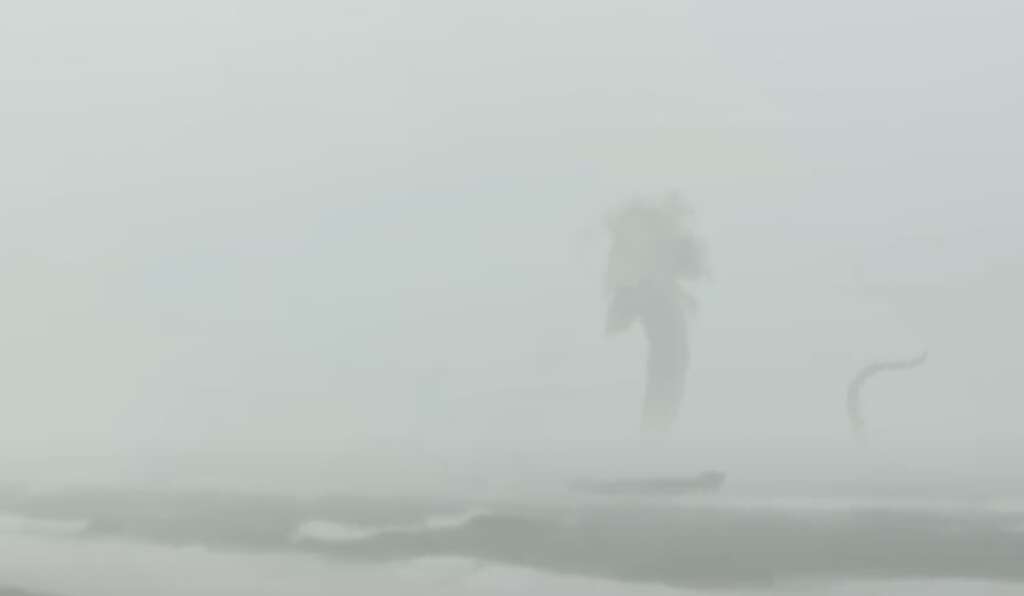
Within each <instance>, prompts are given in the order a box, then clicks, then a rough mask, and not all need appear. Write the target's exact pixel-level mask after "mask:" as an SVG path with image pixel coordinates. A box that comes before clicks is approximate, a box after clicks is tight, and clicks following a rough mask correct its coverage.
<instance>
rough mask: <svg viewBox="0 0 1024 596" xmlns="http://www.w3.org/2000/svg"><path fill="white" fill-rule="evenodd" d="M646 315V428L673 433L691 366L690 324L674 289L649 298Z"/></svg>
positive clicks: (655, 292) (644, 319)
mask: <svg viewBox="0 0 1024 596" xmlns="http://www.w3.org/2000/svg"><path fill="white" fill-rule="evenodd" d="M646 302H647V304H646V305H645V307H646V308H645V309H644V311H643V314H642V317H643V324H644V332H645V334H646V336H647V388H646V395H645V398H644V427H645V428H647V429H648V430H652V431H658V432H666V431H668V430H670V429H671V427H672V425H673V423H674V422H675V419H676V415H677V413H678V410H679V405H680V402H681V401H682V398H683V392H684V389H685V381H686V369H687V366H688V364H689V346H688V343H687V333H686V320H685V318H684V312H683V308H682V305H681V304H680V301H679V298H678V295H677V293H676V292H674V291H673V290H672V289H668V288H666V289H662V290H659V291H654V292H652V293H651V294H649V295H648V300H647V301H646Z"/></svg>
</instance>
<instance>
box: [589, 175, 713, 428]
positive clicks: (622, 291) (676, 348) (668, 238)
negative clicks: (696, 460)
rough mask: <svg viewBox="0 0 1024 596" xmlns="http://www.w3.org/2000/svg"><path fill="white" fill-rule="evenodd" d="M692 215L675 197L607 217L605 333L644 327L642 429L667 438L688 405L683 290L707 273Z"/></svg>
mask: <svg viewBox="0 0 1024 596" xmlns="http://www.w3.org/2000/svg"><path fill="white" fill-rule="evenodd" d="M691 219H692V211H691V210H690V209H689V207H688V205H687V204H686V203H685V202H683V201H682V199H680V198H679V197H677V196H675V195H669V196H667V197H661V198H650V199H637V200H632V201H629V202H627V203H626V204H624V205H623V206H621V207H620V208H618V209H616V210H615V211H614V212H613V213H612V214H611V217H610V218H609V232H610V235H611V249H610V252H609V255H608V268H607V272H606V283H607V289H608V292H609V304H608V311H607V318H606V322H605V329H606V332H607V333H608V334H609V335H614V334H618V333H621V332H623V331H625V330H626V329H628V328H630V327H631V326H632V325H633V324H634V323H639V324H640V325H641V326H642V328H643V330H644V334H645V336H646V338H647V380H646V394H645V400H644V416H643V419H644V425H645V427H646V428H648V429H650V430H660V431H666V430H668V429H669V428H671V426H672V423H673V422H674V420H675V417H676V413H677V410H678V408H679V403H680V401H681V400H682V397H683V392H684V384H685V376H686V369H687V366H688V363H689V345H688V341H687V339H688V338H687V325H686V314H687V313H686V310H687V307H688V306H693V305H694V304H695V303H694V300H693V299H692V297H691V296H690V294H689V293H688V292H687V291H686V289H685V288H684V287H683V283H684V282H690V281H696V280H698V279H700V278H701V277H702V276H703V274H704V273H705V269H706V267H705V259H704V253H703V250H702V249H701V246H700V243H699V241H698V240H697V238H696V236H695V235H694V233H693V232H692V230H691V229H690V227H689V225H690V223H691Z"/></svg>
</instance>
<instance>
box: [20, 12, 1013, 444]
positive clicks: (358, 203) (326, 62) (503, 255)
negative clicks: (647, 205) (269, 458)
mask: <svg viewBox="0 0 1024 596" xmlns="http://www.w3.org/2000/svg"><path fill="white" fill-rule="evenodd" d="M2 12H3V15H2V17H3V18H0V73H2V78H0V107H2V111H0V113H2V119H3V127H2V130H3V133H2V136H0V158H2V160H3V162H2V163H3V164H4V166H5V167H4V168H3V172H4V174H3V176H2V177H0V271H2V272H3V279H4V281H5V283H4V292H3V298H2V301H0V323H2V325H0V328H2V329H4V333H3V334H2V335H0V353H2V355H3V361H2V362H0V370H2V371H3V374H0V395H2V402H0V403H3V404H4V411H3V412H2V415H0V436H3V437H4V440H5V441H7V442H8V444H9V445H14V446H17V448H19V449H20V448H23V447H24V448H26V449H33V448H40V449H41V448H47V449H54V448H56V449H70V450H73V449H80V448H84V446H97V445H100V446H114V447H117V448H123V447H129V446H131V447H133V448H134V447H138V446H140V445H148V444H153V445H190V444H192V445H194V444H197V443H198V444H211V445H221V444H236V443H241V444H251V443H252V442H254V441H259V442H262V443H264V444H268V445H277V446H286V445H295V444H306V443H308V444H313V445H324V444H334V443H337V442H339V441H343V440H344V439H345V438H346V437H355V436H381V435H387V436H402V435H409V434H415V435H417V436H424V437H440V436H449V435H451V434H462V435H468V436H494V435H499V434H504V435H528V436H565V434H566V433H567V432H569V433H579V434H580V435H601V434H602V433H605V434H609V433H610V434H612V435H621V434H622V433H624V432H627V428H626V427H628V426H629V425H632V424H634V420H637V421H638V419H639V408H640V395H641V391H642V386H641V367H642V356H643V353H642V349H643V345H642V343H641V339H640V337H639V336H631V337H629V338H616V339H614V340H609V339H606V338H604V337H603V336H602V309H603V307H604V304H603V299H604V297H603V296H602V293H601V285H600V284H601V278H600V274H601V266H602V261H603V258H604V253H605V250H606V244H605V238H604V236H603V233H604V230H603V228H602V217H603V214H604V212H605V210H606V209H607V207H608V206H609V205H610V204H612V203H614V202H615V201H617V200H620V199H622V198H625V197H628V196H629V195H630V194H632V193H635V192H644V191H651V190H660V189H664V188H670V187H674V188H678V189H680V190H682V191H683V192H685V193H686V194H687V195H688V196H689V197H690V198H691V199H692V201H693V202H694V203H695V205H696V206H697V209H698V214H699V216H700V220H699V229H700V230H701V232H702V233H703V234H704V236H705V237H706V239H707V242H708V245H709V248H710V251H711V259H712V267H713V278H712V279H711V280H710V282H709V283H707V284H705V287H703V288H701V289H700V290H699V291H698V295H699V297H700V301H701V308H700V311H699V313H698V314H697V317H696V319H695V322H694V337H693V349H694V352H695V360H694V363H693V368H692V370H691V382H690V386H691V391H690V393H689V394H688V396H687V401H686V405H685V409H684V410H683V421H682V423H681V425H680V428H679V429H678V432H679V433H680V434H686V433H690V434H692V435H701V436H717V437H725V438H728V439H730V440H737V441H738V440H741V439H744V438H750V437H754V436H762V437H769V438H771V437H788V438H791V439H793V438H795V439H798V440H803V439H807V440H811V439H821V440H826V439H830V438H836V437H838V438H839V439H840V440H842V439H845V438H846V435H847V433H848V431H847V428H846V421H845V418H844V415H843V411H842V406H841V400H842V395H843V391H844V389H845V385H846V382H847V381H848V379H849V378H850V376H851V375H852V374H853V373H854V372H855V371H856V369H857V368H858V367H859V366H861V365H863V364H865V363H867V362H869V361H871V360H874V359H878V358H886V357H897V356H898V357H903V356H909V355H913V354H916V353H918V352H920V351H922V350H925V349H928V350H930V352H931V354H932V360H931V361H930V362H929V365H928V366H927V368H925V369H921V370H919V371H915V372H914V373H912V374H911V373H907V374H906V375H902V376H898V375H894V376H893V377H891V378H888V379H886V380H885V382H882V381H879V382H878V383H877V385H874V386H873V387H872V390H871V391H872V400H873V404H872V408H873V409H872V414H873V417H874V418H876V421H873V422H874V424H875V426H876V427H878V428H879V429H880V430H879V432H880V433H882V434H883V435H885V433H889V435H890V436H902V437H907V436H911V437H913V436H918V435H919V436H921V437H929V438H931V439H936V438H956V439H959V440H963V441H970V440H973V439H978V438H991V437H1004V438H1005V437H1013V436H1017V435H1019V430H1018V428H1017V425H1018V423H1019V420H1020V419H1021V416H1022V415H1024V408H1022V407H1021V406H1020V405H1019V397H1020V395H1021V391H1022V390H1024V382H1022V381H1020V380H1019V379H1018V374H1017V373H1016V372H1015V369H1016V367H1017V365H1018V360H1019V359H1018V358H1017V354H1018V353H1019V345H1018V341H1017V338H1018V337H1019V334H1020V333H1021V331H1024V329H1022V327H1024V326H1022V325H1021V321H1020V317H1019V314H1018V308H1019V306H1018V305H1019V304H1020V299H1021V298H1022V294H1024V291H1022V288H1024V271H1022V269H1021V264H1022V255H1024V239H1022V237H1021V235H1020V233H1019V226H1020V217H1021V214H1022V211H1024V207H1022V206H1021V198H1022V196H1024V176H1022V174H1021V171H1020V156H1021V155H1022V149H1024V140H1022V139H1024V78H1022V77H1021V76H1020V68H1021V64H1022V63H1024V39H1022V38H1021V36H1020V23H1021V22H1022V19H1024V5H1022V4H1021V3H1019V2H1015V1H1011V0H1006V1H1001V2H1000V1H994V0H991V1H980V0H971V1H968V0H962V1H956V2H954V1H943V0H919V1H910V0H905V1H900V2H893V1H891V0H890V1H881V0H877V1H862V2H845V3H834V2H833V3H824V2H818V1H815V0H799V1H798V0H776V1H774V2H758V1H754V0H750V1H745V2H741V1H739V0H736V1H715V2H712V1H710V0H709V1H704V2H695V1H691V2H686V1H682V0H672V1H648V2H625V1H622V2H608V1H598V0H588V1H581V0H571V1H570V0H559V1H554V0H545V1H540V0H526V1H519V2H508V3H502V4H500V5H499V4H488V3H481V2H471V1H468V0H448V1H439V2H403V1H396V0H379V1H373V2H371V1H362V2H354V1H348V0H343V1H338V2H326V1H323V2H320V1H308V2H242V1H238V2H226V1H211V0H203V1H197V0H179V1H177V2H162V3H140V2H128V1H124V0H93V1H91V2H71V1H65V2H31V3H30V2H11V3H9V6H5V8H4V9H3V11H2ZM879 404H884V406H883V405H879ZM922 409H926V410H927V415H922V413H921V412H922ZM567 429H569V430H567ZM951 440H952V439H951ZM282 448H283V447H282Z"/></svg>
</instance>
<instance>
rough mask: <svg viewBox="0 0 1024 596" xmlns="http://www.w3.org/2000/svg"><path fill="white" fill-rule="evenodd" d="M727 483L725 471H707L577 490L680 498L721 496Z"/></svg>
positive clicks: (582, 484) (603, 483)
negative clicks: (705, 495)
mask: <svg viewBox="0 0 1024 596" xmlns="http://www.w3.org/2000/svg"><path fill="white" fill-rule="evenodd" d="M724 484H725V474H723V473H722V472H715V471H709V472H703V473H701V474H698V475H697V476H669V477H659V478H633V479H629V480H606V481H585V482H579V483H576V484H575V485H573V489H574V490H577V491H580V492H585V493H589V494H593V495H602V496H648V497H654V496H664V497H672V496H680V495H688V494H707V493H717V492H718V491H720V490H721V489H722V485H724Z"/></svg>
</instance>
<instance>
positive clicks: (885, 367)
mask: <svg viewBox="0 0 1024 596" xmlns="http://www.w3.org/2000/svg"><path fill="white" fill-rule="evenodd" d="M927 359H928V352H924V353H922V354H921V355H920V356H917V357H915V358H911V359H908V360H887V361H883V362H875V363H872V364H869V365H867V366H865V367H864V368H862V369H861V370H860V372H858V373H857V375H856V376H855V377H853V380H852V381H850V384H849V386H848V387H847V389H846V415H847V417H848V418H849V420H850V427H851V428H852V429H853V432H854V433H856V434H857V435H858V436H859V437H861V438H863V437H864V414H863V408H862V407H861V392H862V391H863V389H864V383H866V382H867V381H868V379H870V378H871V377H873V376H875V375H877V374H879V373H883V372H888V371H897V370H909V369H912V368H916V367H918V366H921V365H922V364H924V362H925V360H927Z"/></svg>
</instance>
